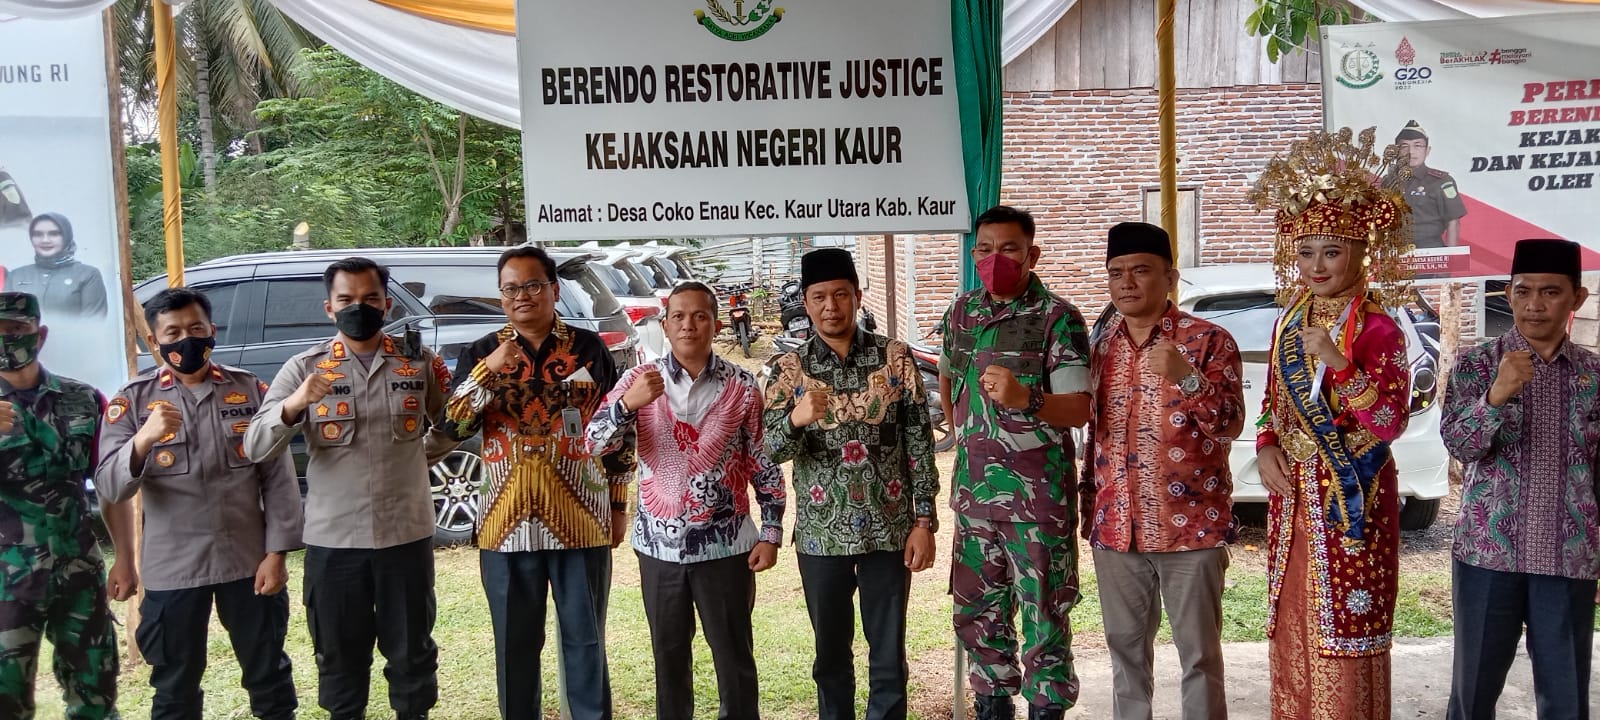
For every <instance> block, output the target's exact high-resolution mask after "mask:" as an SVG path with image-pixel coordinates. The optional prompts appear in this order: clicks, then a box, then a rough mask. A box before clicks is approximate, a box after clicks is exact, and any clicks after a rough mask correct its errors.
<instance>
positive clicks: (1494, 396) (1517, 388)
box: [1489, 350, 1533, 407]
mask: <svg viewBox="0 0 1600 720" xmlns="http://www.w3.org/2000/svg"><path fill="white" fill-rule="evenodd" d="M1532 380H1533V352H1532V351H1531V350H1516V351H1513V352H1508V353H1506V354H1505V355H1503V356H1501V358H1500V367H1499V368H1498V369H1496V370H1495V373H1494V384H1493V385H1490V386H1489V404H1490V405H1493V406H1495V407H1500V406H1501V405H1504V404H1506V403H1508V402H1511V398H1514V397H1516V396H1517V395H1520V394H1521V393H1522V388H1523V387H1525V386H1527V384H1528V383H1529V382H1530V381H1532Z"/></svg>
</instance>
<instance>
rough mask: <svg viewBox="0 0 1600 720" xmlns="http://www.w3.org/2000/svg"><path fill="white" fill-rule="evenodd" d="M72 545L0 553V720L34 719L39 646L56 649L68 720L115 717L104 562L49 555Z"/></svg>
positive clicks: (113, 650) (96, 556) (113, 647)
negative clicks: (47, 643)
mask: <svg viewBox="0 0 1600 720" xmlns="http://www.w3.org/2000/svg"><path fill="white" fill-rule="evenodd" d="M68 544H71V543H69V542H46V543H30V544H19V545H5V546H0V720H27V719H28V718H32V717H33V712H34V704H33V681H34V676H35V673H36V670H37V668H38V662H39V648H40V639H41V638H44V639H48V640H49V641H50V644H51V645H52V646H54V651H55V657H54V658H53V665H54V670H55V678H56V683H57V684H58V685H60V686H61V690H62V694H63V696H64V698H63V699H64V700H65V704H66V717H67V718H69V720H100V719H101V718H114V717H116V712H115V707H116V699H117V668H118V661H119V658H118V655H117V639H116V634H115V630H114V629H113V628H112V623H111V609H110V607H109V606H107V604H106V582H105V562H104V561H103V560H102V559H101V558H100V551H99V550H91V551H90V552H89V553H88V554H87V555H82V554H72V553H55V552H52V550H54V549H62V548H56V547H55V546H57V545H61V546H65V545H68Z"/></svg>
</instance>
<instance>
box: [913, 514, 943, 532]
mask: <svg viewBox="0 0 1600 720" xmlns="http://www.w3.org/2000/svg"><path fill="white" fill-rule="evenodd" d="M911 526H912V527H919V528H926V529H927V530H928V532H935V533H936V532H939V518H937V517H929V516H926V515H924V516H923V517H919V518H917V519H916V520H913V521H912V523H911Z"/></svg>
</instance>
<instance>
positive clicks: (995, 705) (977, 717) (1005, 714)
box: [972, 695, 1017, 720]
mask: <svg viewBox="0 0 1600 720" xmlns="http://www.w3.org/2000/svg"><path fill="white" fill-rule="evenodd" d="M1016 717H1017V708H1016V706H1015V705H1013V704H1012V703H1011V696H1010V695H978V696H977V697H976V698H975V702H974V703H973V707H972V720H1015V718H1016Z"/></svg>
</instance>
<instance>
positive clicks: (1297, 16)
mask: <svg viewBox="0 0 1600 720" xmlns="http://www.w3.org/2000/svg"><path fill="white" fill-rule="evenodd" d="M1350 19H1351V18H1350V6H1349V5H1347V4H1346V3H1344V2H1342V1H1341V0H1256V9H1255V12H1252V13H1250V17H1248V18H1245V21H1244V31H1245V33H1246V34H1249V35H1251V36H1254V37H1264V38H1266V39H1267V48H1266V50H1267V60H1268V61H1270V62H1277V61H1278V58H1279V57H1280V56H1282V54H1283V52H1284V51H1285V50H1293V51H1295V52H1305V49H1306V45H1307V44H1308V43H1307V38H1313V37H1315V36H1316V33H1317V30H1318V29H1319V28H1321V27H1322V26H1324V25H1344V24H1347V23H1349V22H1350Z"/></svg>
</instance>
